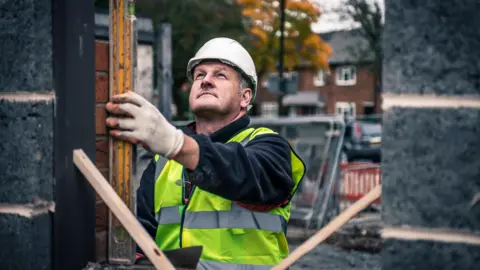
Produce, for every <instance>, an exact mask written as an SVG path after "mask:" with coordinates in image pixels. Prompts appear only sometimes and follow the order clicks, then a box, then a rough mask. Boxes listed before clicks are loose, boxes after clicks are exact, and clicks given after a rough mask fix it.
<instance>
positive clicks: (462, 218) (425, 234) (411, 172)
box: [382, 0, 480, 269]
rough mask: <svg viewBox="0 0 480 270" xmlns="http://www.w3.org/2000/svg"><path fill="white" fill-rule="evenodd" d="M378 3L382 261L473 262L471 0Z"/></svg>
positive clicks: (476, 175) (463, 265)
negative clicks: (381, 19) (382, 19)
mask: <svg viewBox="0 0 480 270" xmlns="http://www.w3.org/2000/svg"><path fill="white" fill-rule="evenodd" d="M385 7H386V23H385V31H384V34H383V49H384V54H385V59H384V71H383V74H384V78H383V91H384V93H383V109H384V116H383V126H384V130H383V139H382V141H383V142H382V143H383V146H382V173H383V175H382V179H383V194H382V205H383V220H384V222H385V224H386V227H385V229H384V232H383V237H384V239H385V243H384V248H383V250H382V269H479V268H480V201H479V202H478V203H476V204H475V203H474V198H475V196H476V195H477V194H479V192H480V65H479V60H480V50H479V48H480V31H478V25H480V16H478V12H479V11H480V2H478V1H476V0H465V1H461V3H460V2H458V1H453V0H446V1H436V0H424V1H394V0H386V1H385ZM477 196H478V195H477Z"/></svg>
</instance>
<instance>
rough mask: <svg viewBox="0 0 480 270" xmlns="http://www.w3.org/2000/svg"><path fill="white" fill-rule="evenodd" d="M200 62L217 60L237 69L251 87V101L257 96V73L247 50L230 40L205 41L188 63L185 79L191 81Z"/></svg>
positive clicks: (215, 39)
mask: <svg viewBox="0 0 480 270" xmlns="http://www.w3.org/2000/svg"><path fill="white" fill-rule="evenodd" d="M202 60H219V61H221V62H223V63H225V64H228V65H231V66H233V67H236V68H237V69H239V70H240V71H241V72H242V73H243V74H242V75H243V76H245V77H246V78H247V79H248V80H249V81H250V83H251V85H252V92H253V93H252V100H251V102H253V101H254V100H255V96H256V94H257V71H256V70H255V63H254V62H253V59H252V57H251V56H250V54H249V53H248V52H247V50H246V49H245V48H244V47H243V46H242V45H241V44H240V43H238V42H237V41H235V40H233V39H230V38H223V37H221V38H214V39H211V40H209V41H207V42H206V43H205V44H204V45H203V46H202V47H201V48H200V49H199V50H198V52H197V54H195V56H194V57H193V58H192V59H190V61H188V65H187V77H188V79H189V80H190V81H192V80H193V78H192V76H193V75H192V73H193V69H194V68H195V66H196V65H198V64H199V63H200V62H201V61H202Z"/></svg>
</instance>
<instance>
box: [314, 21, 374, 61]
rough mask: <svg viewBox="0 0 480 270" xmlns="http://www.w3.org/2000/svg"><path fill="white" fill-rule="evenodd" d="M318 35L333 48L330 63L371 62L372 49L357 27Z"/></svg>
mask: <svg viewBox="0 0 480 270" xmlns="http://www.w3.org/2000/svg"><path fill="white" fill-rule="evenodd" d="M319 36H320V37H321V38H322V39H323V40H324V41H325V42H327V43H328V45H330V47H331V48H332V50H333V54H332V56H331V57H330V59H329V63H330V64H343V63H352V62H372V61H373V59H374V54H373V51H372V49H370V47H369V44H368V41H367V40H366V39H365V37H363V36H362V34H361V32H360V30H359V29H353V30H342V31H334V32H327V33H321V34H319Z"/></svg>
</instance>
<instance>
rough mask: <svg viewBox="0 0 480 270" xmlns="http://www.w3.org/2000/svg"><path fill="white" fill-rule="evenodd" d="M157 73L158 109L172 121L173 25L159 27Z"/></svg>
mask: <svg viewBox="0 0 480 270" xmlns="http://www.w3.org/2000/svg"><path fill="white" fill-rule="evenodd" d="M156 36H157V38H156V44H155V45H156V56H157V57H156V67H157V70H156V73H157V89H158V108H159V110H160V112H162V114H163V115H164V116H165V118H166V119H167V120H169V121H171V120H172V110H171V107H170V105H171V103H172V85H173V76H172V25H171V24H167V23H162V24H159V25H158V26H157V35H156Z"/></svg>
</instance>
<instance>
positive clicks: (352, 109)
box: [335, 101, 357, 118]
mask: <svg viewBox="0 0 480 270" xmlns="http://www.w3.org/2000/svg"><path fill="white" fill-rule="evenodd" d="M356 107H357V106H356V104H355V102H343V101H340V102H336V103H335V114H337V115H341V116H344V117H348V118H350V117H355V116H356V115H357V108H356Z"/></svg>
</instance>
